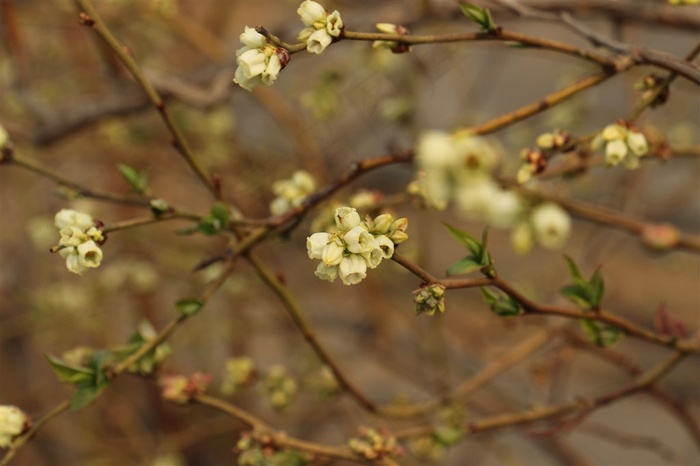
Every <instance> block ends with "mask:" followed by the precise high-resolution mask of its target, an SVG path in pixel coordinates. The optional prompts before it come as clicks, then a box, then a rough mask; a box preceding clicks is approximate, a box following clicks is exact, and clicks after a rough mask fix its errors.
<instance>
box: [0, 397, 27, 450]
mask: <svg viewBox="0 0 700 466" xmlns="http://www.w3.org/2000/svg"><path fill="white" fill-rule="evenodd" d="M30 427H31V422H30V418H29V415H28V414H26V413H25V412H24V411H22V410H21V409H19V408H17V407H16V406H10V405H0V448H8V447H9V446H10V445H12V441H13V440H14V438H15V437H17V436H18V435H21V434H22V433H23V432H26V431H27V430H29V428H30Z"/></svg>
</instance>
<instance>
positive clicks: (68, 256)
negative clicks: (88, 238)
mask: <svg viewBox="0 0 700 466" xmlns="http://www.w3.org/2000/svg"><path fill="white" fill-rule="evenodd" d="M58 253H59V254H60V255H61V257H63V258H64V259H65V260H66V268H67V269H68V270H70V271H71V272H73V273H75V274H78V275H82V274H84V273H85V272H87V269H88V268H87V267H86V266H85V264H84V263H83V261H82V258H81V257H80V253H79V252H78V249H77V248H74V247H68V248H63V249H61V250H60V251H58Z"/></svg>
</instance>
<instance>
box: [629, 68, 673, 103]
mask: <svg viewBox="0 0 700 466" xmlns="http://www.w3.org/2000/svg"><path fill="white" fill-rule="evenodd" d="M665 81H666V79H665V78H664V77H662V76H659V75H658V74H655V73H651V74H648V75H646V76H644V77H643V78H642V79H641V80H639V81H637V82H636V83H634V88H635V89H637V90H638V91H641V93H642V99H644V100H645V101H647V100H649V99H651V98H653V99H654V100H653V101H652V102H649V106H650V107H651V108H655V107H658V106H659V105H662V104H664V103H666V101H667V100H668V96H669V90H668V89H669V88H668V86H664V87H663V88H661V89H660V90H659V87H660V86H661V85H662V84H663V83H664V82H665ZM657 92H658V93H659V94H658V95H656V97H654V95H655V94H656V93H657Z"/></svg>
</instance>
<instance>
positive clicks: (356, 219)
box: [335, 207, 362, 231]
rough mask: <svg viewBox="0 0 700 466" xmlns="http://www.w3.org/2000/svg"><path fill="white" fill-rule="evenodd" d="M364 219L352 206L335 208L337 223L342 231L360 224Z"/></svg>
mask: <svg viewBox="0 0 700 466" xmlns="http://www.w3.org/2000/svg"><path fill="white" fill-rule="evenodd" d="M361 221H362V219H361V218H360V214H358V213H357V209H354V208H352V207H339V208H338V209H335V224H336V226H337V227H338V229H339V230H340V231H346V230H349V229H351V228H353V227H356V226H358V225H359V224H360V222H361Z"/></svg>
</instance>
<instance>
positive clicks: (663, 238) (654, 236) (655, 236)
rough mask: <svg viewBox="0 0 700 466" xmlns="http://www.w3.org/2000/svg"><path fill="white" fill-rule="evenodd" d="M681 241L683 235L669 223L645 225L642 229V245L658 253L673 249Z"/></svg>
mask: <svg viewBox="0 0 700 466" xmlns="http://www.w3.org/2000/svg"><path fill="white" fill-rule="evenodd" d="M680 239H681V234H680V233H679V232H678V230H677V229H676V228H674V227H673V226H672V225H669V224H668V223H658V224H652V225H645V226H644V228H643V229H642V243H644V245H645V246H647V247H649V248H651V249H655V250H657V251H663V250H667V249H671V248H673V247H674V246H676V245H677V244H678V242H679V241H680Z"/></svg>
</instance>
